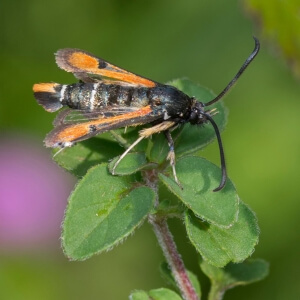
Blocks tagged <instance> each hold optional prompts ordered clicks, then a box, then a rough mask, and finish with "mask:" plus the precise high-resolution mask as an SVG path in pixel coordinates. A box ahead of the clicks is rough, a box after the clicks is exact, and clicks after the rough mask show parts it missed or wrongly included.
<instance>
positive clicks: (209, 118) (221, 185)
mask: <svg viewBox="0 0 300 300" xmlns="http://www.w3.org/2000/svg"><path fill="white" fill-rule="evenodd" d="M204 115H205V117H206V118H207V119H208V121H209V122H210V123H211V125H212V126H213V127H214V130H215V133H216V136H217V140H218V144H219V150H220V159H221V170H222V178H221V182H220V185H219V186H218V187H217V188H215V189H214V190H213V191H214V192H217V191H220V190H221V189H222V188H223V187H224V186H225V183H226V180H227V171H226V163H225V155H224V148H223V144H222V140H221V134H220V131H219V128H218V125H217V124H216V122H215V121H214V119H213V118H212V117H211V116H210V115H209V114H204Z"/></svg>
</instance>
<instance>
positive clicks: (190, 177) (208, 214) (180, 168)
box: [159, 156, 239, 227]
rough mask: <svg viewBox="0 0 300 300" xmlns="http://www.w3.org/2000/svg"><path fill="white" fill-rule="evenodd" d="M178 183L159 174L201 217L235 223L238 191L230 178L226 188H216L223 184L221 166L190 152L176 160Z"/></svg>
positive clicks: (217, 223) (219, 223) (219, 222)
mask: <svg viewBox="0 0 300 300" xmlns="http://www.w3.org/2000/svg"><path fill="white" fill-rule="evenodd" d="M176 170H177V176H178V179H179V181H180V183H181V185H182V187H183V190H182V189H181V188H180V187H179V186H178V185H177V183H176V182H175V181H174V180H173V179H171V178H169V177H167V176H165V175H163V174H159V178H160V180H161V181H162V182H163V183H164V184H165V185H166V186H167V187H168V189H169V190H170V191H171V192H172V193H174V194H175V195H176V196H177V197H178V198H179V199H180V200H181V201H182V202H183V203H184V204H185V205H186V206H187V207H188V208H189V209H191V210H192V211H193V212H194V214H195V215H197V216H198V217H199V218H201V219H203V220H205V221H207V222H209V223H212V224H215V225H218V226H223V227H229V226H231V225H232V224H233V223H234V222H235V220H236V219H237V215H238V200H239V199H238V195H237V194H236V190H235V188H234V186H233V184H232V183H231V181H230V180H228V182H227V183H226V186H225V187H224V189H223V190H221V191H219V192H213V191H212V190H213V189H214V188H216V187H217V186H218V185H219V180H220V177H221V170H220V169H219V168H218V167H217V166H215V165H214V164H213V163H211V162H209V161H207V160H206V159H204V158H200V157H195V156H187V157H183V158H181V159H179V160H178V161H177V164H176Z"/></svg>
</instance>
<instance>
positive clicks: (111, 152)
mask: <svg viewBox="0 0 300 300" xmlns="http://www.w3.org/2000/svg"><path fill="white" fill-rule="evenodd" d="M123 151H124V148H122V147H120V146H119V145H118V143H116V142H114V141H112V140H109V138H108V137H107V134H103V135H101V137H95V138H91V139H88V140H86V141H83V142H80V143H78V144H76V145H75V146H73V147H70V148H65V149H64V150H63V151H61V152H60V153H59V154H57V155H56V156H54V160H55V162H56V163H57V164H58V165H60V166H61V167H63V168H64V169H66V170H67V171H69V172H71V173H72V174H74V175H75V176H77V177H82V176H83V175H84V174H86V172H87V170H88V169H89V168H91V167H92V166H94V165H97V164H100V163H103V162H107V161H108V160H109V159H112V158H113V157H115V156H117V155H119V154H121V153H122V152H123Z"/></svg>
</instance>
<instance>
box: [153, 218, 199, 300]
mask: <svg viewBox="0 0 300 300" xmlns="http://www.w3.org/2000/svg"><path fill="white" fill-rule="evenodd" d="M149 222H150V223H151V224H152V226H153V229H154V232H155V234H156V237H157V239H158V242H159V244H160V246H161V248H162V250H163V253H164V256H165V258H166V260H167V262H168V264H169V266H170V268H171V271H172V274H173V276H174V278H175V281H176V283H177V285H178V287H179V289H180V291H181V295H182V297H183V299H185V300H199V297H198V295H197V294H196V291H195V289H194V287H193V285H192V283H191V281H190V279H189V277H188V275H187V272H186V269H185V266H184V263H183V261H182V259H181V256H180V254H179V253H178V251H177V248H176V244H175V242H174V239H173V236H172V234H171V232H170V230H169V228H168V224H167V221H166V219H165V218H160V217H158V216H157V215H150V216H149Z"/></svg>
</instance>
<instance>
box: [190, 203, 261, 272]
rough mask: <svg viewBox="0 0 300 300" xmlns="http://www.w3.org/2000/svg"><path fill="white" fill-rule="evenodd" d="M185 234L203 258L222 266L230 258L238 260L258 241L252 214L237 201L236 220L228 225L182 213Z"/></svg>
mask: <svg viewBox="0 0 300 300" xmlns="http://www.w3.org/2000/svg"><path fill="white" fill-rule="evenodd" d="M185 226H186V230H187V234H188V237H189V239H190V241H191V242H192V244H193V245H194V247H195V248H196V250H197V251H198V252H199V253H200V254H201V256H202V257H203V259H204V260H206V261H207V262H208V263H210V264H212V265H214V266H216V267H223V266H225V265H226V264H227V263H229V262H230V261H232V262H235V263H237V262H241V261H243V260H245V259H246V258H247V257H249V256H250V255H251V254H252V253H253V251H254V247H255V245H256V244H257V242H258V236H259V228H258V225H257V220H256V217H255V215H254V213H253V212H252V211H251V210H250V209H249V208H248V207H247V206H246V205H245V204H244V203H243V202H242V201H240V203H239V216H238V220H237V221H236V222H235V223H234V224H233V225H232V226H231V227H230V228H227V229H226V228H221V227H218V226H215V225H213V224H208V223H206V222H203V221H201V220H200V219H198V218H196V217H195V216H194V214H193V213H192V212H191V211H189V212H187V213H186V215H185Z"/></svg>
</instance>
